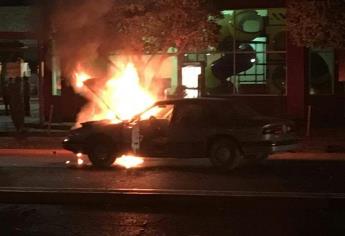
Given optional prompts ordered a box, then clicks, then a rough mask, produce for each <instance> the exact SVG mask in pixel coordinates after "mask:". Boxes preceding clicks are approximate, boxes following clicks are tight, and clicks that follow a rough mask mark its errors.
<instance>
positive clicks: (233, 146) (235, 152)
mask: <svg viewBox="0 0 345 236" xmlns="http://www.w3.org/2000/svg"><path fill="white" fill-rule="evenodd" d="M209 158H210V160H211V163H212V164H213V165H214V166H215V167H217V168H218V169H221V170H233V169H235V168H237V167H238V166H239V165H240V164H241V161H242V159H243V155H242V153H241V151H240V149H239V146H238V145H237V143H235V142H234V141H231V140H229V139H219V140H216V141H215V142H213V144H212V146H211V149H210V155H209Z"/></svg>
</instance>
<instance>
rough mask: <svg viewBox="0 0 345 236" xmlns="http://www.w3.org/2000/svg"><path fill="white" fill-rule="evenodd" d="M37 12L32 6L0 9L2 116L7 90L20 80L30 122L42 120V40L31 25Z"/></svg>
mask: <svg viewBox="0 0 345 236" xmlns="http://www.w3.org/2000/svg"><path fill="white" fill-rule="evenodd" d="M36 13H37V12H35V11H34V9H33V8H32V7H31V6H27V5H21V6H1V7H0V18H1V21H0V64H1V83H0V91H1V98H2V99H1V100H2V105H3V106H4V109H3V110H2V111H1V115H8V111H7V109H6V108H7V107H6V105H7V103H8V99H9V96H13V94H10V92H11V91H9V90H8V87H9V84H11V83H12V82H13V81H14V79H15V77H19V78H20V79H21V83H22V84H23V86H24V88H26V89H27V91H26V92H27V94H26V97H27V96H29V100H30V102H29V104H27V107H26V108H25V109H26V112H25V113H26V116H28V117H30V120H31V121H33V122H39V121H42V119H43V117H42V116H41V115H42V114H43V106H42V103H40V101H43V96H42V92H43V91H42V90H41V83H42V73H41V69H40V68H41V64H42V63H41V62H43V61H44V60H43V57H42V56H43V55H42V53H41V51H40V48H41V45H42V44H41V40H40V39H39V38H38V34H37V32H35V30H37V29H38V28H36V27H35V24H34V23H33V22H34V21H36V20H37V19H38V15H37V14H36Z"/></svg>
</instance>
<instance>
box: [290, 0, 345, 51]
mask: <svg viewBox="0 0 345 236" xmlns="http://www.w3.org/2000/svg"><path fill="white" fill-rule="evenodd" d="M287 25H288V30H289V32H290V33H291V36H292V38H293V40H294V42H295V43H296V44H297V45H299V46H306V47H319V48H329V47H331V48H345V40H344V39H345V1H343V0H290V1H288V17H287Z"/></svg>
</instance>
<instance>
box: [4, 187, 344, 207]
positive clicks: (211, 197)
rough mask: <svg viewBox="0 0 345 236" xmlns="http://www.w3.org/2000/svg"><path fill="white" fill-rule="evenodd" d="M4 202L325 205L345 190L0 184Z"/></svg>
mask: <svg viewBox="0 0 345 236" xmlns="http://www.w3.org/2000/svg"><path fill="white" fill-rule="evenodd" d="M0 202H1V203H7V204H78V205H79V204H102V205H104V204H112V205H120V206H123V205H128V206H152V207H160V206H164V207H167V206H168V207H169V206H170V207H172V208H174V207H176V206H178V205H183V206H187V207H191V206H202V207H205V208H207V207H210V208H214V207H226V206H229V205H236V206H238V204H245V205H246V206H247V204H253V205H254V206H257V205H258V204H269V205H271V204H277V205H278V206H279V205H280V206H284V205H281V204H282V203H283V202H290V203H291V202H293V204H295V205H296V204H298V205H300V204H301V206H304V207H305V206H306V205H308V206H312V207H322V206H324V205H328V204H330V203H335V202H336V203H337V206H339V203H340V204H343V205H345V193H300V192H251V191H202V190H164V189H162V190H160V189H117V190H106V189H105V190H100V189H43V188H41V189H35V188H30V189H29V188H24V189H18V188H0Z"/></svg>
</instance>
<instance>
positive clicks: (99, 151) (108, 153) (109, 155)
mask: <svg viewBox="0 0 345 236" xmlns="http://www.w3.org/2000/svg"><path fill="white" fill-rule="evenodd" d="M88 157H89V159H90V161H91V163H92V165H93V166H95V167H98V168H106V167H110V166H111V165H112V164H113V163H114V161H115V160H116V155H115V153H114V151H112V148H111V145H110V144H105V143H96V144H94V145H93V147H92V149H91V150H90V151H89V153H88Z"/></svg>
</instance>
